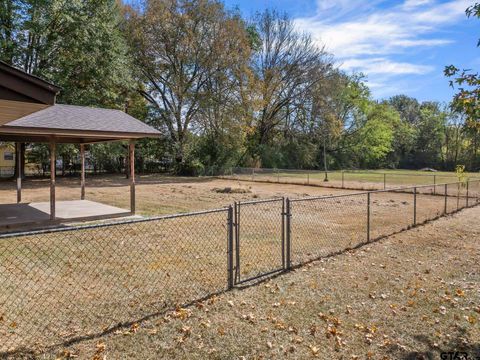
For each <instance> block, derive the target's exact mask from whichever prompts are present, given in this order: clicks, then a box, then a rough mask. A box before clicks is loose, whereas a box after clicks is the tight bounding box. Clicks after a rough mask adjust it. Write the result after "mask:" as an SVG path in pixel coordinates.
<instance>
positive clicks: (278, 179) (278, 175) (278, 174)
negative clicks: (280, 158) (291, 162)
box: [277, 169, 280, 183]
mask: <svg viewBox="0 0 480 360" xmlns="http://www.w3.org/2000/svg"><path fill="white" fill-rule="evenodd" d="M277 182H278V183H279V182H280V171H279V170H278V169H277Z"/></svg>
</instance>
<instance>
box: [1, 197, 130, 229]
mask: <svg viewBox="0 0 480 360" xmlns="http://www.w3.org/2000/svg"><path fill="white" fill-rule="evenodd" d="M129 214H130V211H129V210H125V209H122V208H118V207H115V206H110V205H105V204H102V203H98V202H95V201H90V200H72V201H57V202H56V217H57V219H56V220H55V222H56V223H62V222H71V221H79V220H97V219H108V218H115V217H121V216H128V215H129ZM48 222H51V221H50V203H49V202H33V203H28V204H0V227H3V228H5V227H6V228H11V227H18V226H20V225H24V224H25V225H28V224H39V223H48Z"/></svg>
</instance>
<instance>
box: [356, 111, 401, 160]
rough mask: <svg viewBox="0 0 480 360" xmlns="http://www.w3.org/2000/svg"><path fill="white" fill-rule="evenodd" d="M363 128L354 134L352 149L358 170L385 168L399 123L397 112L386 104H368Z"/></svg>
mask: <svg viewBox="0 0 480 360" xmlns="http://www.w3.org/2000/svg"><path fill="white" fill-rule="evenodd" d="M366 115H367V121H366V123H365V126H363V127H362V128H361V130H360V131H359V132H358V133H357V134H356V136H357V137H358V138H357V141H356V143H355V145H354V147H353V150H354V154H355V157H356V159H357V164H358V166H359V167H360V168H367V169H372V168H381V167H386V166H387V164H388V163H387V158H388V155H389V154H390V153H391V152H392V151H393V149H394V148H393V142H394V134H395V132H394V129H395V126H396V124H398V123H399V122H400V117H399V114H398V112H396V111H395V110H394V109H393V108H392V107H390V106H389V105H388V104H378V103H375V102H372V103H370V105H369V106H368V108H367V110H366Z"/></svg>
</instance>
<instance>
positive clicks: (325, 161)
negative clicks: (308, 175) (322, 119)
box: [323, 134, 328, 182]
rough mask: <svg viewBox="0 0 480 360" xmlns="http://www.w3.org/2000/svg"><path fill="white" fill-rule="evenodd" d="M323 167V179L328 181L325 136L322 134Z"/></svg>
mask: <svg viewBox="0 0 480 360" xmlns="http://www.w3.org/2000/svg"><path fill="white" fill-rule="evenodd" d="M323 169H324V170H325V178H324V179H323V181H325V182H328V170H327V136H326V134H324V136H323Z"/></svg>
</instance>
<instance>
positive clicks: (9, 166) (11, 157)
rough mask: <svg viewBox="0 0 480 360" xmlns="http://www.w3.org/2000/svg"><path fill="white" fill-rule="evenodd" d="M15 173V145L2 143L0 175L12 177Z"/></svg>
mask: <svg viewBox="0 0 480 360" xmlns="http://www.w3.org/2000/svg"><path fill="white" fill-rule="evenodd" d="M14 173H15V146H14V145H13V144H7V143H0V177H11V176H13V175H14Z"/></svg>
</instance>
